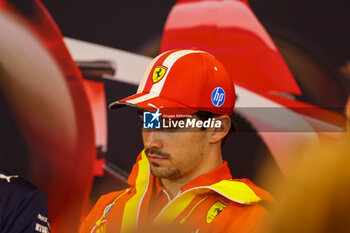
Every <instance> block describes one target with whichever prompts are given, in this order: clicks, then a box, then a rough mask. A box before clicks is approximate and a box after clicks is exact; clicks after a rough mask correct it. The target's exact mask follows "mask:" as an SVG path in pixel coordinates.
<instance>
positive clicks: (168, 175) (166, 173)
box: [150, 163, 180, 179]
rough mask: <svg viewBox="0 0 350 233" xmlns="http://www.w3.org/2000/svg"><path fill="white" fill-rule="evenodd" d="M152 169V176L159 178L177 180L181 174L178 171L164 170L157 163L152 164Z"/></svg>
mask: <svg viewBox="0 0 350 233" xmlns="http://www.w3.org/2000/svg"><path fill="white" fill-rule="evenodd" d="M150 168H151V173H152V175H154V176H155V177H158V178H164V179H176V178H177V177H178V176H179V174H180V171H179V170H177V169H171V168H162V167H160V166H159V164H156V163H152V164H151V167H150Z"/></svg>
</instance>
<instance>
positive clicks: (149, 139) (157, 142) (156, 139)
mask: <svg viewBox="0 0 350 233" xmlns="http://www.w3.org/2000/svg"><path fill="white" fill-rule="evenodd" d="M160 135H161V132H156V131H154V130H152V131H150V132H147V133H145V134H144V136H145V140H144V143H145V145H144V146H145V148H162V147H163V143H162V140H161V138H160Z"/></svg>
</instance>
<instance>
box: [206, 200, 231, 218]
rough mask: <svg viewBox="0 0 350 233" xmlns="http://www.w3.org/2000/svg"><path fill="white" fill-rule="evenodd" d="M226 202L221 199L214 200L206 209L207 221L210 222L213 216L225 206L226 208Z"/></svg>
mask: <svg viewBox="0 0 350 233" xmlns="http://www.w3.org/2000/svg"><path fill="white" fill-rule="evenodd" d="M226 206H227V204H226V203H225V204H224V203H223V202H221V201H217V202H215V203H214V204H213V205H212V206H211V207H210V208H209V210H208V213H207V218H206V220H207V223H211V222H212V221H213V220H214V219H215V218H216V216H218V215H219V214H220V213H221V211H223V210H224V209H225V208H226Z"/></svg>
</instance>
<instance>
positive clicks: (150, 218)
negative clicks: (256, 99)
mask: <svg viewBox="0 0 350 233" xmlns="http://www.w3.org/2000/svg"><path fill="white" fill-rule="evenodd" d="M128 183H129V185H130V188H128V189H126V190H122V191H118V192H112V193H109V194H107V195H104V196H102V197H101V198H100V199H99V200H98V202H97V203H96V205H95V206H94V208H93V209H92V211H91V212H90V213H89V215H88V216H87V217H86V219H85V220H84V222H83V225H82V227H81V229H80V232H81V233H90V232H96V233H97V232H98V233H105V232H113V233H115V232H116V233H118V232H120V233H127V232H132V231H135V230H137V229H140V228H141V229H142V228H143V227H147V226H149V225H152V224H154V225H156V224H173V223H178V224H181V225H182V227H183V228H185V229H188V232H195V233H205V232H233V233H234V232H237V233H247V232H251V233H253V232H258V231H259V229H260V227H261V225H262V223H263V221H264V219H265V217H266V216H267V214H268V213H267V211H266V209H265V208H264V206H263V205H261V203H263V201H268V202H271V201H272V197H271V196H270V194H269V193H267V192H266V191H264V190H262V189H260V188H258V187H257V186H255V185H254V184H253V183H252V182H251V181H249V180H248V179H240V180H238V179H232V177H231V173H230V170H229V168H228V166H227V163H226V162H224V163H223V164H222V165H221V166H220V167H218V168H216V169H214V170H213V171H211V172H208V173H206V174H203V175H201V176H199V177H197V178H196V179H194V180H192V181H190V182H189V183H187V184H186V185H184V186H183V187H182V188H181V192H179V194H177V195H176V196H175V197H174V198H173V199H172V200H170V198H169V196H168V194H167V193H166V191H165V190H164V189H163V187H162V186H161V184H160V180H159V178H157V177H154V176H153V175H152V174H151V173H150V170H149V162H148V159H147V157H146V155H145V154H144V152H141V153H140V154H139V156H138V159H137V162H136V164H135V165H134V167H133V169H132V172H131V174H130V177H129V180H128Z"/></svg>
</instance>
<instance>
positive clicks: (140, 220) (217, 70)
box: [81, 50, 271, 233]
mask: <svg viewBox="0 0 350 233" xmlns="http://www.w3.org/2000/svg"><path fill="white" fill-rule="evenodd" d="M234 103H235V90H234V85H233V82H232V80H231V79H230V77H229V75H228V73H227V72H226V70H225V68H224V67H223V66H222V65H221V63H220V62H219V61H218V60H216V58H215V57H213V56H212V55H210V54H208V53H206V52H203V51H197V50H171V51H167V52H165V53H163V54H161V55H159V56H158V57H156V58H155V59H154V60H153V61H152V62H151V64H150V65H149V66H148V68H147V69H146V72H145V74H144V77H143V79H142V80H141V83H140V85H139V88H138V91H137V94H135V95H133V96H130V97H128V98H125V99H122V100H120V101H116V102H114V103H112V104H111V105H110V108H112V109H114V108H118V107H121V106H124V105H130V106H134V107H137V108H139V109H141V110H142V111H144V112H142V113H143V114H142V117H143V127H144V128H143V130H142V137H143V143H144V148H145V149H144V150H143V151H142V152H141V153H140V154H139V156H138V158H137V162H136V164H135V165H134V167H133V170H132V172H131V174H130V177H129V180H128V183H129V185H130V188H128V189H126V190H123V191H119V192H114V193H110V194H108V195H105V196H102V197H101V198H100V200H99V201H98V202H97V204H96V205H95V207H94V208H93V210H92V211H91V212H90V214H89V215H88V217H87V218H86V219H85V221H84V223H83V225H82V228H81V232H122V233H124V232H130V231H140V232H142V231H143V230H144V229H145V228H147V227H149V226H150V225H151V226H157V225H164V224H171V226H173V225H174V224H179V225H181V229H185V231H188V232H240V233H243V232H256V231H257V230H258V229H259V226H260V224H261V223H262V221H263V219H264V217H265V216H266V214H267V212H266V210H265V208H264V207H263V206H262V205H260V203H261V202H262V201H270V200H271V197H270V195H269V194H268V193H267V192H265V191H263V190H262V189H260V188H258V187H256V186H255V185H254V184H253V183H252V182H250V181H249V180H246V179H244V180H232V177H231V174H230V171H229V169H228V166H227V163H226V162H225V161H223V160H222V154H221V147H222V143H223V140H224V139H225V137H226V136H227V134H228V133H229V131H230V127H231V119H230V117H229V115H231V114H232V112H233V108H234ZM160 115H161V117H160ZM181 122H182V123H181ZM146 128H155V129H146Z"/></svg>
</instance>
